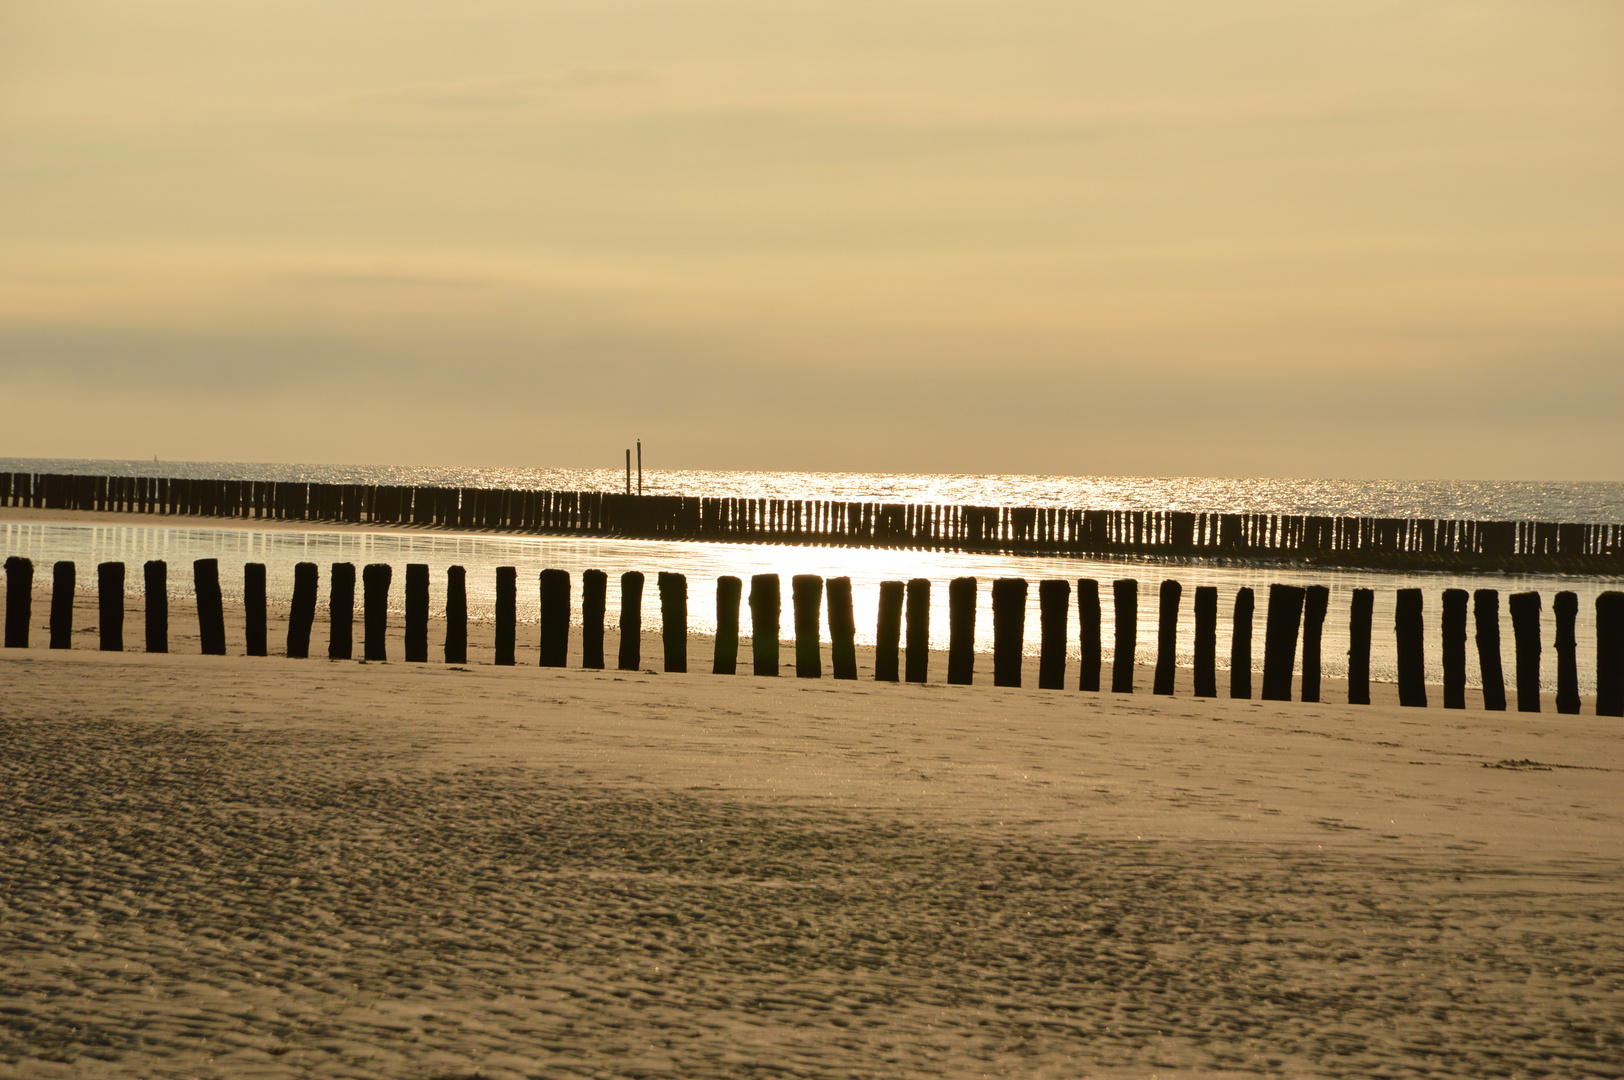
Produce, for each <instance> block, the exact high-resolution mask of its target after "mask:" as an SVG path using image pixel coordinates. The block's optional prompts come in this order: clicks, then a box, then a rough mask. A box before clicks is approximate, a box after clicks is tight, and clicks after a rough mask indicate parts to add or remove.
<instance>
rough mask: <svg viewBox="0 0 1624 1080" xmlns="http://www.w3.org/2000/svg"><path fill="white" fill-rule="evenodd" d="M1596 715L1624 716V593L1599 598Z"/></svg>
mask: <svg viewBox="0 0 1624 1080" xmlns="http://www.w3.org/2000/svg"><path fill="white" fill-rule="evenodd" d="M1596 715H1597V716H1624V592H1604V593H1602V594H1601V595H1600V596H1598V597H1596Z"/></svg>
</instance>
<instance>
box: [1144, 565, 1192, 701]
mask: <svg viewBox="0 0 1624 1080" xmlns="http://www.w3.org/2000/svg"><path fill="white" fill-rule="evenodd" d="M1183 596H1184V587H1183V586H1182V585H1180V584H1179V583H1178V582H1176V581H1174V580H1172V579H1171V578H1169V579H1167V580H1166V581H1163V582H1162V588H1161V595H1160V597H1159V598H1158V600H1157V608H1156V675H1155V679H1154V682H1153V683H1152V685H1151V693H1153V694H1160V695H1162V696H1163V697H1172V696H1173V677H1174V675H1175V674H1176V673H1177V671H1178V638H1179V601H1180V600H1181V599H1182V598H1183Z"/></svg>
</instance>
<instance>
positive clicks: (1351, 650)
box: [1348, 589, 1376, 705]
mask: <svg viewBox="0 0 1624 1080" xmlns="http://www.w3.org/2000/svg"><path fill="white" fill-rule="evenodd" d="M1375 612H1376V592H1375V590H1374V589H1355V590H1353V599H1352V603H1351V604H1350V606H1349V609H1348V704H1349V705H1369V704H1370V641H1371V636H1372V634H1373V632H1374V629H1375Z"/></svg>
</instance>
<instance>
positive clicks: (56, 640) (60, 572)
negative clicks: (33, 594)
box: [51, 560, 75, 649]
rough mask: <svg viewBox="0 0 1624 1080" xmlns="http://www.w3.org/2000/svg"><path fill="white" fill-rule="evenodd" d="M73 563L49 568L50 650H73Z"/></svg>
mask: <svg viewBox="0 0 1624 1080" xmlns="http://www.w3.org/2000/svg"><path fill="white" fill-rule="evenodd" d="M74 578H75V571H74V566H73V563H71V562H67V561H65V560H64V561H62V562H59V563H57V564H56V565H55V566H53V567H51V648H53V649H71V648H73V588H74Z"/></svg>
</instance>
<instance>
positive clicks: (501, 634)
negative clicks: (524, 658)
mask: <svg viewBox="0 0 1624 1080" xmlns="http://www.w3.org/2000/svg"><path fill="white" fill-rule="evenodd" d="M518 623H519V568H518V567H517V566H498V567H497V568H496V663H497V664H498V665H499V666H501V667H512V666H513V665H514V664H515V663H517V662H518V648H517V643H518Z"/></svg>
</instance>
